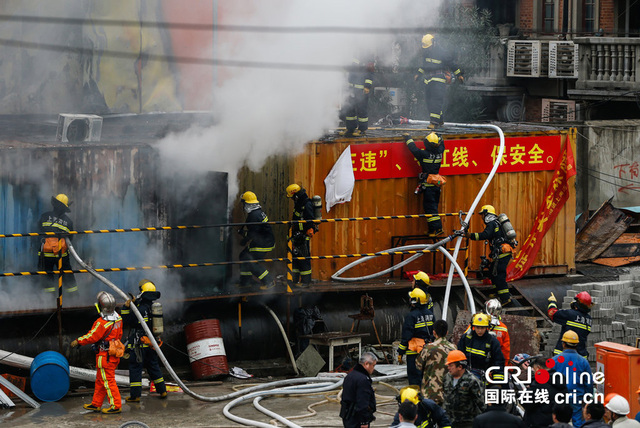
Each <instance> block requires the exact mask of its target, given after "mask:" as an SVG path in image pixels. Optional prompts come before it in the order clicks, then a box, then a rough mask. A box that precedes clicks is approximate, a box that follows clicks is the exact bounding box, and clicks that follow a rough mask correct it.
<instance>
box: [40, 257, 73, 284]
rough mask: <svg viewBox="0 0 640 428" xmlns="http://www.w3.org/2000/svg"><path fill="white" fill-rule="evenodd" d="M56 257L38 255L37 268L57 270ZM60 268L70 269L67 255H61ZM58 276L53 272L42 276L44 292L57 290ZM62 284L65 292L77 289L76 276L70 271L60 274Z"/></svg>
mask: <svg viewBox="0 0 640 428" xmlns="http://www.w3.org/2000/svg"><path fill="white" fill-rule="evenodd" d="M58 260H59V259H58V257H44V256H43V257H40V263H39V268H40V269H41V270H46V271H52V270H58ZM62 270H72V268H71V261H70V260H69V255H66V256H63V257H62ZM57 279H58V277H57V275H54V274H51V273H50V274H47V275H46V276H45V277H43V278H42V288H43V289H44V291H46V292H54V291H56V290H58V281H57ZM62 286H63V287H64V291H66V292H67V293H73V292H75V291H78V285H77V284H76V277H75V276H74V275H73V274H72V273H67V274H62Z"/></svg>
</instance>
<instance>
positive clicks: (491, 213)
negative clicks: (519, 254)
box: [465, 205, 514, 306]
mask: <svg viewBox="0 0 640 428" xmlns="http://www.w3.org/2000/svg"><path fill="white" fill-rule="evenodd" d="M478 214H480V215H481V216H482V218H483V220H484V223H485V224H486V225H487V226H486V227H485V229H484V230H483V231H482V232H480V233H471V232H468V231H466V232H465V236H466V237H467V238H469V239H471V240H472V241H484V240H487V241H489V248H490V253H489V258H490V259H491V264H490V265H489V277H490V278H491V283H492V284H493V292H492V293H491V294H494V295H495V294H496V293H497V296H498V298H499V299H500V303H501V304H502V306H508V305H510V304H511V305H514V302H512V301H511V293H510V292H509V286H508V285H507V265H508V264H509V262H510V261H511V254H512V252H513V247H512V246H511V244H510V243H509V241H508V239H507V237H506V236H505V233H504V231H503V230H502V227H500V222H498V216H497V215H496V209H495V208H494V207H493V205H483V207H482V208H481V209H480V212H479V213H478Z"/></svg>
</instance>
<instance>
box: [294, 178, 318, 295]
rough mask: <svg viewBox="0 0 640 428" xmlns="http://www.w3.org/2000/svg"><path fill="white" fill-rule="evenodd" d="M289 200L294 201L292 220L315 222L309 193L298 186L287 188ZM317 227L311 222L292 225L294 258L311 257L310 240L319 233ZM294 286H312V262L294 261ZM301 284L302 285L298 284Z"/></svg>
mask: <svg viewBox="0 0 640 428" xmlns="http://www.w3.org/2000/svg"><path fill="white" fill-rule="evenodd" d="M286 191H287V198H291V199H292V200H293V216H292V217H291V219H292V220H314V219H315V216H314V214H313V202H312V201H311V199H310V198H309V196H308V195H307V191H306V190H305V189H304V188H302V187H301V186H300V185H298V184H290V185H289V186H287V189H286ZM317 230H318V228H317V226H316V225H315V224H314V223H313V222H311V221H306V222H300V223H292V224H291V243H292V244H293V256H294V257H309V256H310V255H311V249H310V240H311V238H312V237H313V235H314V234H315V233H316V232H317ZM292 270H293V284H294V285H295V286H297V287H308V286H309V285H311V260H309V259H305V260H293V269H292ZM298 282H300V284H298Z"/></svg>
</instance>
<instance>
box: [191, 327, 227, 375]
mask: <svg viewBox="0 0 640 428" xmlns="http://www.w3.org/2000/svg"><path fill="white" fill-rule="evenodd" d="M184 333H185V335H186V336H187V352H188V354H189V362H190V363H191V371H192V372H193V376H194V377H195V379H196V380H199V379H215V378H217V377H220V376H226V375H228V374H229V365H228V364H227V354H226V353H225V351H224V343H223V342H222V331H221V330H220V321H219V320H215V319H211V320H201V321H196V322H194V323H191V324H187V325H186V326H184Z"/></svg>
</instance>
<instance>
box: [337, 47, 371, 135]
mask: <svg viewBox="0 0 640 428" xmlns="http://www.w3.org/2000/svg"><path fill="white" fill-rule="evenodd" d="M374 71H375V66H374V62H373V59H371V60H368V61H364V62H363V61H360V59H358V58H353V62H352V64H351V70H350V71H349V75H348V77H347V80H348V86H349V87H348V95H347V99H346V100H345V102H344V106H343V107H342V109H341V111H340V119H342V120H344V121H345V125H346V127H347V130H346V131H345V133H344V136H345V137H358V136H360V135H364V133H365V132H367V129H368V128H369V94H370V93H371V90H372V89H373V73H374Z"/></svg>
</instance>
